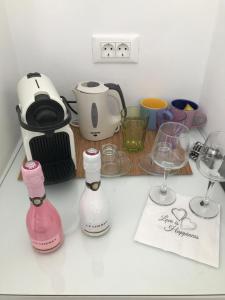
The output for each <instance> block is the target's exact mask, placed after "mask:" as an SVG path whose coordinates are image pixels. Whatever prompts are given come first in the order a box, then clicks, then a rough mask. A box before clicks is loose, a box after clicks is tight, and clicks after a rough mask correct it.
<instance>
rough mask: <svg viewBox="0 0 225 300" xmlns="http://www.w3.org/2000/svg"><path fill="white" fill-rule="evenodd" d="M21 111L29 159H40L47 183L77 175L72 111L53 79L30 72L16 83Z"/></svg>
mask: <svg viewBox="0 0 225 300" xmlns="http://www.w3.org/2000/svg"><path fill="white" fill-rule="evenodd" d="M17 94H18V99H19V105H17V107H16V111H17V114H18V118H19V122H20V126H21V132H22V138H23V145H24V149H25V153H26V158H27V160H38V161H39V162H40V163H41V165H42V168H43V172H44V176H45V184H53V183H59V182H62V181H66V180H69V179H71V178H73V177H75V173H76V153H75V145H74V136H73V132H72V130H71V128H70V125H69V122H70V120H71V113H70V110H69V109H68V106H67V103H66V99H65V98H64V97H62V96H61V97H60V96H59V94H58V92H57V91H56V89H55V87H54V85H53V83H52V82H51V80H50V79H49V78H48V77H47V76H45V75H43V74H40V73H29V74H27V75H26V76H24V77H23V78H22V79H21V80H20V81H19V82H18V85H17Z"/></svg>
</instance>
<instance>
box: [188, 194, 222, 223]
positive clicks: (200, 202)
mask: <svg viewBox="0 0 225 300" xmlns="http://www.w3.org/2000/svg"><path fill="white" fill-rule="evenodd" d="M189 208H190V210H191V211H192V212H193V213H194V214H195V215H197V216H198V217H201V218H205V219H211V218H215V217H216V216H217V215H218V213H219V211H220V206H219V204H217V203H216V202H214V201H212V200H210V201H209V202H208V203H207V204H204V197H201V196H197V197H194V198H192V199H191V200H190V202H189Z"/></svg>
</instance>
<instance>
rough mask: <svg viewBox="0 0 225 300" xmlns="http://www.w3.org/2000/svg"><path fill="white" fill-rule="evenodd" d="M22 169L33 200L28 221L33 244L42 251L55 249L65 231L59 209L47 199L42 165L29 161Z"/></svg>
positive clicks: (60, 242)
mask: <svg viewBox="0 0 225 300" xmlns="http://www.w3.org/2000/svg"><path fill="white" fill-rule="evenodd" d="M21 170H22V176H23V181H24V183H25V184H26V186H27V189H28V194H29V198H30V200H31V206H30V208H29V211H28V213H27V218H26V223H27V229H28V233H29V235H30V239H31V243H32V246H33V247H34V248H35V249H36V250H37V251H39V252H42V253H48V252H51V251H54V250H56V249H57V248H58V247H59V246H60V245H61V244H62V243H63V231H62V225H61V220H60V216H59V214H58V212H57V210H56V209H55V207H54V206H53V205H52V204H51V203H50V202H49V201H48V200H47V199H46V195H45V187H44V175H43V172H42V168H41V165H40V163H39V162H38V161H28V162H26V163H25V164H24V165H23V166H22V168H21Z"/></svg>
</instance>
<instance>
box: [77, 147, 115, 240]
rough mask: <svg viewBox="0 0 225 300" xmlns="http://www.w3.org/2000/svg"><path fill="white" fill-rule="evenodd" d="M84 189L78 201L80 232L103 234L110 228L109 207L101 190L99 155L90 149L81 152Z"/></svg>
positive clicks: (92, 234) (95, 234)
mask: <svg viewBox="0 0 225 300" xmlns="http://www.w3.org/2000/svg"><path fill="white" fill-rule="evenodd" d="M83 166H84V170H85V179H86V187H85V189H84V192H83V194H82V196H81V199H80V226H81V230H82V231H83V232H84V233H85V234H87V235H90V236H99V235H103V234H105V233H106V232H107V231H108V230H109V228H110V221H109V206H108V202H107V199H106V198H105V197H104V195H103V193H102V189H101V178H100V170H101V154H100V151H99V150H96V149H94V148H90V149H88V150H86V151H84V152H83Z"/></svg>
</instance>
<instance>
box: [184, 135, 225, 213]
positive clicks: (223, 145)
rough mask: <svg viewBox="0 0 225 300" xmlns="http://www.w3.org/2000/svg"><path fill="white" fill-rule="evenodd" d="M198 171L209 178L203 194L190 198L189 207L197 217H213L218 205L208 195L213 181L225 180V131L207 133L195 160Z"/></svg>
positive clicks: (217, 211)
mask: <svg viewBox="0 0 225 300" xmlns="http://www.w3.org/2000/svg"><path fill="white" fill-rule="evenodd" d="M196 166H197V169H198V170H199V172H200V173H201V174H202V175H203V176H204V177H206V178H207V179H208V180H209V183H208V188H207V191H206V194H205V196H196V197H194V198H192V199H191V201H190V203H189V207H190V209H191V211H192V212H193V213H194V214H196V215H197V216H199V217H203V218H214V217H216V216H217V215H218V213H219V210H220V206H219V204H218V203H216V202H214V201H212V200H211V199H210V197H209V191H210V189H211V188H212V187H213V185H214V184H215V182H223V181H225V132H222V131H215V132H212V133H210V134H209V136H208V138H207V139H206V141H205V143H204V145H203V146H202V148H201V151H200V154H199V157H198V159H197V161H196Z"/></svg>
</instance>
